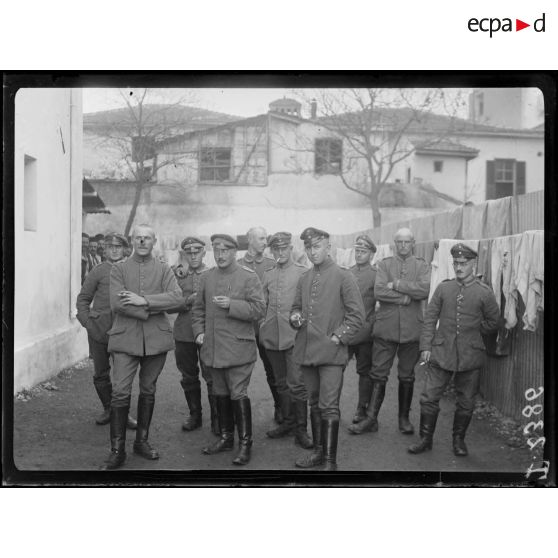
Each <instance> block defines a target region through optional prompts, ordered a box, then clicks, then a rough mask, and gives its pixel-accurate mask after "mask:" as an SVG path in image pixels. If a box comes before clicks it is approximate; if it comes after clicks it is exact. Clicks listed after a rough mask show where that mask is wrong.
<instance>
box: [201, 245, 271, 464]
mask: <svg viewBox="0 0 558 558" xmlns="http://www.w3.org/2000/svg"><path fill="white" fill-rule="evenodd" d="M211 243H212V247H213V255H214V257H215V263H216V264H217V267H216V268H213V269H210V270H209V271H207V272H206V273H205V274H204V275H203V277H202V281H201V284H200V288H199V290H198V294H197V296H196V300H195V301H194V306H193V308H192V330H193V333H194V339H195V342H196V343H197V344H198V345H201V352H200V356H201V359H202V361H203V363H204V365H205V366H206V369H207V371H208V372H209V373H210V374H211V380H212V383H213V393H214V395H215V400H216V404H217V414H218V418H219V426H220V429H221V437H220V438H219V440H218V441H217V442H215V443H214V444H213V445H210V446H208V447H206V448H204V449H203V450H202V451H203V453H204V454H206V455H213V454H216V453H220V452H223V451H231V450H232V449H233V448H234V424H235V423H236V425H237V429H238V438H239V451H238V454H237V455H236V457H235V458H234V459H233V464H235V465H246V464H247V463H248V462H249V461H250V457H251V447H252V409H251V404H250V399H249V398H248V385H249V383H250V377H251V375H252V370H253V369H254V364H255V362H256V337H255V333H254V325H253V324H254V322H256V321H259V320H260V319H261V318H263V316H264V314H265V301H264V298H263V292H262V285H261V283H260V280H259V279H258V276H257V275H256V272H255V271H253V270H252V269H250V268H248V267H244V266H241V265H240V264H239V263H238V262H237V261H236V252H237V249H238V243H237V241H236V240H235V239H234V238H233V237H231V236H229V235H228V234H214V235H212V236H211Z"/></svg>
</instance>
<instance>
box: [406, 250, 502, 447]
mask: <svg viewBox="0 0 558 558" xmlns="http://www.w3.org/2000/svg"><path fill="white" fill-rule="evenodd" d="M450 252H451V255H452V257H453V268H454V270H455V279H447V280H445V281H443V282H442V283H440V284H439V285H438V287H437V288H436V290H435V291H434V294H433V295H432V299H431V300H430V303H429V304H428V308H427V310H426V314H425V317H424V326H423V328H422V334H421V337H420V350H421V360H422V361H423V362H425V363H428V364H427V365H426V366H427V368H426V370H425V382H424V388H423V391H422V395H421V398H420V409H421V411H420V442H419V443H418V444H414V445H412V446H411V447H409V452H410V453H422V452H424V451H426V450H430V449H432V438H433V435H434V430H435V428H436V421H437V418H438V412H439V409H440V407H439V401H440V398H441V397H442V394H443V393H444V389H445V388H446V386H447V384H448V383H449V381H450V379H451V378H452V376H453V379H454V383H455V389H456V392H457V399H456V409H455V415H454V419H453V452H454V454H455V455H456V456H458V457H463V456H466V455H468V451H467V446H466V445H465V433H466V431H467V428H468V426H469V423H470V421H471V417H472V415H473V408H474V396H475V394H476V392H477V389H478V381H479V373H480V369H481V368H482V366H483V362H484V357H485V347H484V343H483V340H482V337H481V333H491V332H493V331H495V330H496V329H497V327H498V321H499V316H500V312H499V309H498V305H497V304H496V298H495V297H494V293H493V292H492V289H491V288H490V287H489V286H488V285H486V284H484V283H482V282H481V281H479V280H478V279H477V278H476V277H475V264H476V258H477V253H476V252H475V251H474V250H472V249H471V248H469V247H468V246H466V245H465V244H462V243H459V244H456V245H455V246H453V247H452V248H451V250H450ZM436 324H438V325H436Z"/></svg>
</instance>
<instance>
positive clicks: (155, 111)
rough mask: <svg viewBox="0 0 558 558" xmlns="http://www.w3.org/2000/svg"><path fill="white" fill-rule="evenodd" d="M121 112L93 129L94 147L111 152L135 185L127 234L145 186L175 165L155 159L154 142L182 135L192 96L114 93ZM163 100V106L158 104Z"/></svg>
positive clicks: (188, 93) (134, 91) (171, 160)
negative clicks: (159, 173)
mask: <svg viewBox="0 0 558 558" xmlns="http://www.w3.org/2000/svg"><path fill="white" fill-rule="evenodd" d="M118 93H119V95H120V98H121V99H122V105H123V107H122V109H120V110H116V111H112V115H111V117H110V119H108V118H107V120H106V122H104V123H103V122H101V123H100V124H98V125H97V126H96V130H95V134H96V135H97V136H98V142H97V146H98V147H104V148H109V149H112V150H113V151H115V152H116V154H117V157H118V158H119V160H120V161H121V162H123V163H124V164H125V166H126V169H127V171H128V172H127V174H128V176H129V177H130V178H131V179H132V180H133V181H134V183H135V191H134V198H133V200H132V201H131V207H130V213H129V215H128V219H127V221H126V227H125V229H124V234H125V235H129V234H130V230H131V229H132V226H133V223H134V219H135V217H136V213H137V209H138V206H139V203H140V201H141V196H142V192H143V190H144V188H145V185H146V184H148V183H149V182H150V181H151V179H152V177H154V176H156V173H157V171H158V170H160V169H161V168H162V167H164V166H166V165H170V164H174V163H176V157H170V158H169V157H165V158H164V159H161V158H158V157H157V153H156V145H157V143H159V142H161V141H163V140H164V139H166V138H169V137H172V136H174V135H176V134H177V133H181V132H184V131H185V129H187V127H188V124H189V119H188V113H187V111H179V110H176V109H177V108H185V107H184V105H185V104H189V103H192V102H193V101H194V100H195V99H194V96H195V94H194V93H193V92H192V91H191V90H182V92H181V93H179V94H178V95H177V94H176V92H175V94H174V95H172V98H173V102H171V103H169V102H168V99H169V95H168V94H165V91H162V90H156V89H148V88H141V89H125V90H119V91H118ZM164 100H166V101H167V102H166V103H161V101H164Z"/></svg>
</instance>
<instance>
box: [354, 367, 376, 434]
mask: <svg viewBox="0 0 558 558" xmlns="http://www.w3.org/2000/svg"><path fill="white" fill-rule="evenodd" d="M371 395H372V380H371V379H370V376H368V375H364V374H360V375H359V377H358V405H357V409H356V413H355V416H354V417H353V424H357V423H358V422H360V421H362V420H364V419H365V418H366V408H367V407H368V403H369V401H370V396H371Z"/></svg>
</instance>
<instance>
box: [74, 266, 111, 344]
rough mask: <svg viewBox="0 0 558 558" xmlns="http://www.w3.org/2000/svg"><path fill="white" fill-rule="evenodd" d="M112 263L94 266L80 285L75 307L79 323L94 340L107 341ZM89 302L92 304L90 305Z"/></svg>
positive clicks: (109, 322)
mask: <svg viewBox="0 0 558 558" xmlns="http://www.w3.org/2000/svg"><path fill="white" fill-rule="evenodd" d="M112 266H113V264H111V263H109V262H103V263H101V264H99V265H97V266H95V267H94V268H93V269H92V270H91V272H90V273H89V275H87V277H86V278H85V281H84V283H83V285H82V287H81V291H80V293H79V294H78V296H77V301H76V308H77V319H78V320H79V323H80V324H81V325H82V326H83V327H84V328H85V329H87V333H89V335H91V337H92V338H93V339H95V341H98V342H99V343H105V344H106V343H108V335H107V331H108V330H109V329H110V328H111V326H112V310H111V309H110V300H109V286H110V270H111V268H112ZM91 302H93V306H92V307H91Z"/></svg>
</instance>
